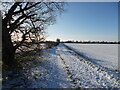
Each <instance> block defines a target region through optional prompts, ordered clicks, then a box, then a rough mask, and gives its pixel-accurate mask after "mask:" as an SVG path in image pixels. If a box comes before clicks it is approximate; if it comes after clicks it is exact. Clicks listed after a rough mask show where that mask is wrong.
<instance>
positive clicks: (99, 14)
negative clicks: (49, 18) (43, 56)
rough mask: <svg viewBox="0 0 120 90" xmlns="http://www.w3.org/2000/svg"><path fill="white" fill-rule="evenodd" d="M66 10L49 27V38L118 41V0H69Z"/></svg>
mask: <svg viewBox="0 0 120 90" xmlns="http://www.w3.org/2000/svg"><path fill="white" fill-rule="evenodd" d="M65 9H66V11H65V12H64V13H62V15H61V16H58V17H57V22H56V23H55V24H54V25H52V26H49V27H48V29H47V32H48V37H47V40H56V38H60V39H61V40H62V41H65V40H78V41H81V40H91V41H96V40H97V41H103V40H104V41H117V40H118V3H117V2H67V5H66V6H65Z"/></svg>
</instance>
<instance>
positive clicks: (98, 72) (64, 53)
mask: <svg viewBox="0 0 120 90" xmlns="http://www.w3.org/2000/svg"><path fill="white" fill-rule="evenodd" d="M58 51H59V52H58V53H59V54H60V57H61V58H62V60H64V62H65V63H66V66H68V68H69V69H70V70H71V71H72V72H71V73H72V74H71V77H72V80H76V82H78V83H79V85H78V86H80V85H83V86H82V87H102V88H116V87H119V86H118V85H119V84H118V81H116V79H115V78H114V77H112V76H110V75H109V74H108V73H107V72H105V71H104V70H103V69H101V68H99V67H97V66H96V65H94V64H93V63H91V62H89V61H88V60H85V59H83V58H81V57H80V56H79V55H77V53H76V52H74V51H71V50H69V49H68V48H66V47H65V46H64V45H62V46H58ZM69 60H71V61H69ZM78 60H79V61H78ZM77 63H78V64H79V65H78V64H77ZM72 64H73V65H72ZM80 65H82V66H81V67H80ZM74 67H77V68H76V69H78V70H74ZM79 69H80V70H81V72H82V73H81V72H78V71H80V70H79ZM90 70H92V71H90ZM76 72H77V73H81V74H80V75H82V74H84V73H85V74H88V76H90V75H93V76H95V78H96V79H95V78H94V77H92V76H91V78H92V79H93V80H95V81H93V82H95V83H96V85H97V86H96V85H94V84H95V83H92V82H91V81H88V82H91V83H92V84H93V85H92V84H91V85H88V86H86V85H87V84H86V85H85V84H84V83H88V82H87V81H85V80H84V79H86V80H87V78H88V79H89V80H90V78H89V77H87V76H86V77H84V76H83V77H84V78H82V77H80V76H78V77H77V76H76V75H75V74H77V73H76ZM94 74H95V75H94ZM81 78H82V79H81ZM81 80H83V81H82V82H81ZM78 83H76V84H78Z"/></svg>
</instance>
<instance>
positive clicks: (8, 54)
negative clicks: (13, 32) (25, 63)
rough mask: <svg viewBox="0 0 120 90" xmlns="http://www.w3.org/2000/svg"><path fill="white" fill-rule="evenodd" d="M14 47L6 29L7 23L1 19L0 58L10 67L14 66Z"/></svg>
mask: <svg viewBox="0 0 120 90" xmlns="http://www.w3.org/2000/svg"><path fill="white" fill-rule="evenodd" d="M14 55H15V49H14V46H13V43H12V41H11V36H10V34H9V31H8V29H7V23H6V22H5V21H2V60H3V63H4V64H5V65H7V66H8V67H10V68H9V69H12V68H13V67H14V66H15V61H14Z"/></svg>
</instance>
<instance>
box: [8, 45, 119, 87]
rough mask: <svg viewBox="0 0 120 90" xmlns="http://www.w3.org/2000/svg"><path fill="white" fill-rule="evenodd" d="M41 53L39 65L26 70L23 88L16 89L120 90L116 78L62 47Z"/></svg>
mask: <svg viewBox="0 0 120 90" xmlns="http://www.w3.org/2000/svg"><path fill="white" fill-rule="evenodd" d="M43 52H44V54H43V56H42V57H40V58H38V59H37V60H38V61H39V62H41V63H40V64H37V65H36V66H34V67H31V68H30V69H29V70H28V72H27V74H26V77H27V78H28V80H27V81H26V85H24V86H19V87H25V88H120V84H119V79H118V78H117V76H116V77H115V76H114V75H113V74H108V72H107V71H105V70H104V69H102V68H100V67H97V66H96V65H94V64H92V63H91V62H89V61H87V60H85V59H83V58H82V57H80V56H79V55H77V54H76V53H75V52H74V51H72V50H69V49H68V48H67V47H66V46H64V44H59V45H58V46H56V47H53V48H52V49H49V50H44V51H43ZM17 80H18V78H17ZM18 81H19V80H18ZM8 84H10V83H8ZM19 87H18V88H19Z"/></svg>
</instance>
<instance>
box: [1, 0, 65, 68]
mask: <svg viewBox="0 0 120 90" xmlns="http://www.w3.org/2000/svg"><path fill="white" fill-rule="evenodd" d="M2 5H4V7H3V8H6V9H3V12H2V42H3V44H2V60H3V62H4V63H5V64H7V65H8V66H11V67H12V66H13V65H14V63H15V60H14V56H15V51H16V49H18V48H19V47H20V46H21V45H22V44H23V42H25V40H31V41H34V40H43V39H44V37H43V34H44V30H45V29H46V28H47V26H49V25H51V24H54V22H55V20H56V16H57V15H59V14H60V13H61V12H63V6H64V3H63V2H44V1H43V0H41V2H11V3H4V2H3V3H2ZM13 37H14V39H12V38H13ZM18 37H19V43H16V44H13V41H14V40H17V39H18ZM15 38H16V39H15Z"/></svg>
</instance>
